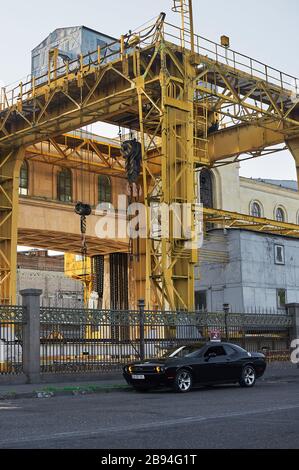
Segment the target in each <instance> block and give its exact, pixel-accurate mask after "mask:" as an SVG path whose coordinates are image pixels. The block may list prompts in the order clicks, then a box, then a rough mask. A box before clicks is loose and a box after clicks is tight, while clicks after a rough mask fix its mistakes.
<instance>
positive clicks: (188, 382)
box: [174, 369, 193, 393]
mask: <svg viewBox="0 0 299 470" xmlns="http://www.w3.org/2000/svg"><path fill="white" fill-rule="evenodd" d="M192 384H193V380H192V374H191V372H189V371H188V370H185V369H183V370H179V371H178V373H177V375H176V378H175V381H174V389H175V391H176V392H179V393H187V392H190V390H191V389H192Z"/></svg>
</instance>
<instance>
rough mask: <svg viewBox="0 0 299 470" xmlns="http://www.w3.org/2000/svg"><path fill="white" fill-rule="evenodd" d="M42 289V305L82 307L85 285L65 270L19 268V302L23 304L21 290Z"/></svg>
mask: <svg viewBox="0 0 299 470" xmlns="http://www.w3.org/2000/svg"><path fill="white" fill-rule="evenodd" d="M24 289H40V290H42V291H43V294H42V296H41V302H42V305H44V306H45V307H50V306H51V307H64V308H74V307H75V308H82V307H83V305H84V302H83V286H82V283H81V282H79V281H76V280H72V279H69V278H67V277H65V276H64V273H63V272H54V271H53V272H52V271H39V270H33V269H18V277H17V303H18V304H19V305H21V304H22V297H21V295H20V291H22V290H24Z"/></svg>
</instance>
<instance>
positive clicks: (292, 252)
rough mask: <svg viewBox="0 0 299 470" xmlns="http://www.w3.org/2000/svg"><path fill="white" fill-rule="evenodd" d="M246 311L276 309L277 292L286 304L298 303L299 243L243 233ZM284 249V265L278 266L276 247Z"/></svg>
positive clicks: (241, 233)
mask: <svg viewBox="0 0 299 470" xmlns="http://www.w3.org/2000/svg"><path fill="white" fill-rule="evenodd" d="M240 240H241V259H242V284H243V295H244V308H245V310H246V309H247V310H248V307H250V306H257V307H258V306H261V307H265V308H268V309H277V308H278V305H277V289H285V290H286V291H287V303H298V302H299V240H293V239H291V238H286V237H275V236H271V235H262V234H256V233H250V232H245V231H244V232H240ZM276 244H278V245H283V246H284V250H285V265H278V264H275V248H274V247H275V245H276Z"/></svg>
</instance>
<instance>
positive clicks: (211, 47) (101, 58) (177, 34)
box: [0, 21, 299, 111]
mask: <svg viewBox="0 0 299 470" xmlns="http://www.w3.org/2000/svg"><path fill="white" fill-rule="evenodd" d="M161 35H162V37H163V38H164V39H165V40H168V41H169V42H171V43H173V44H176V45H179V46H180V47H183V45H184V44H185V47H186V46H187V48H191V43H188V40H186V38H184V39H183V30H182V29H181V28H179V27H177V26H174V25H172V24H170V23H167V22H164V23H163V21H162V22H160V23H159V22H157V21H156V22H154V23H152V24H150V25H149V26H146V27H145V28H143V29H141V30H139V31H136V32H133V33H131V34H130V35H129V36H128V35H127V36H122V37H121V39H120V40H116V41H112V42H111V43H110V44H107V45H105V46H104V47H102V48H98V49H97V50H95V51H92V52H90V53H88V54H81V55H80V56H79V57H78V58H77V59H75V60H71V61H69V62H67V63H66V64H63V65H61V66H59V67H56V68H53V69H52V70H45V73H43V74H41V75H40V76H38V77H35V76H32V75H27V76H26V77H25V79H24V80H23V81H21V82H17V83H15V84H12V85H10V86H7V87H2V88H1V89H0V111H1V110H4V109H6V108H9V107H11V106H14V105H18V103H19V102H24V101H26V100H29V99H30V98H32V97H33V96H35V94H36V92H37V91H38V88H39V87H40V86H44V85H46V84H48V85H50V84H54V86H55V81H57V80H60V79H61V78H63V77H64V78H69V76H70V74H73V75H76V74H78V73H82V74H84V73H87V72H88V71H90V69H91V68H95V67H101V66H103V65H106V64H107V63H109V62H113V61H115V60H116V61H117V60H119V59H122V58H125V56H126V54H129V53H132V52H133V50H134V48H135V47H138V48H139V49H142V48H145V47H148V46H150V45H153V44H155V43H156V42H157V41H158V40H159V38H161ZM130 39H131V40H132V41H133V42H132V41H130ZM186 41H187V42H186ZM195 47H196V52H197V53H198V54H201V55H203V56H206V57H208V58H209V59H211V60H213V61H214V62H216V63H222V64H224V65H228V66H229V67H231V68H232V69H233V70H234V71H235V72H236V73H237V72H240V71H241V72H245V73H246V74H247V75H249V76H250V77H252V78H253V79H259V80H263V81H264V82H266V83H267V84H269V85H272V86H275V87H278V88H280V89H281V91H283V92H284V93H285V92H291V93H292V94H294V95H295V96H297V95H298V92H299V89H298V86H299V79H298V78H297V77H295V76H292V75H290V74H287V73H284V72H282V71H281V70H278V69H276V68H274V67H270V66H269V65H267V64H264V63H263V62H261V61H258V60H256V59H253V58H251V57H249V56H246V55H244V54H241V53H239V52H236V51H234V50H232V49H229V48H227V47H224V46H222V45H220V44H218V43H216V42H214V41H211V40H209V39H206V38H204V37H202V36H199V35H195Z"/></svg>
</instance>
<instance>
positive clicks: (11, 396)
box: [0, 385, 132, 401]
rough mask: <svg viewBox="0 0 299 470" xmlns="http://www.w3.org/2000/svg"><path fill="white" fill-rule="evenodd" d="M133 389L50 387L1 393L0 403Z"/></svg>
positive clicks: (114, 386)
mask: <svg viewBox="0 0 299 470" xmlns="http://www.w3.org/2000/svg"><path fill="white" fill-rule="evenodd" d="M131 390H132V388H131V387H128V386H126V385H112V386H106V387H105V386H102V387H101V386H99V387H97V386H92V387H75V386H74V387H68V388H67V389H58V388H57V389H56V388H54V387H49V388H45V389H41V390H34V391H33V392H19V393H18V392H7V393H0V401H4V400H20V399H23V398H37V399H49V398H55V397H67V396H69V397H71V396H83V395H96V394H100V393H112V392H128V391H131Z"/></svg>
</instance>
